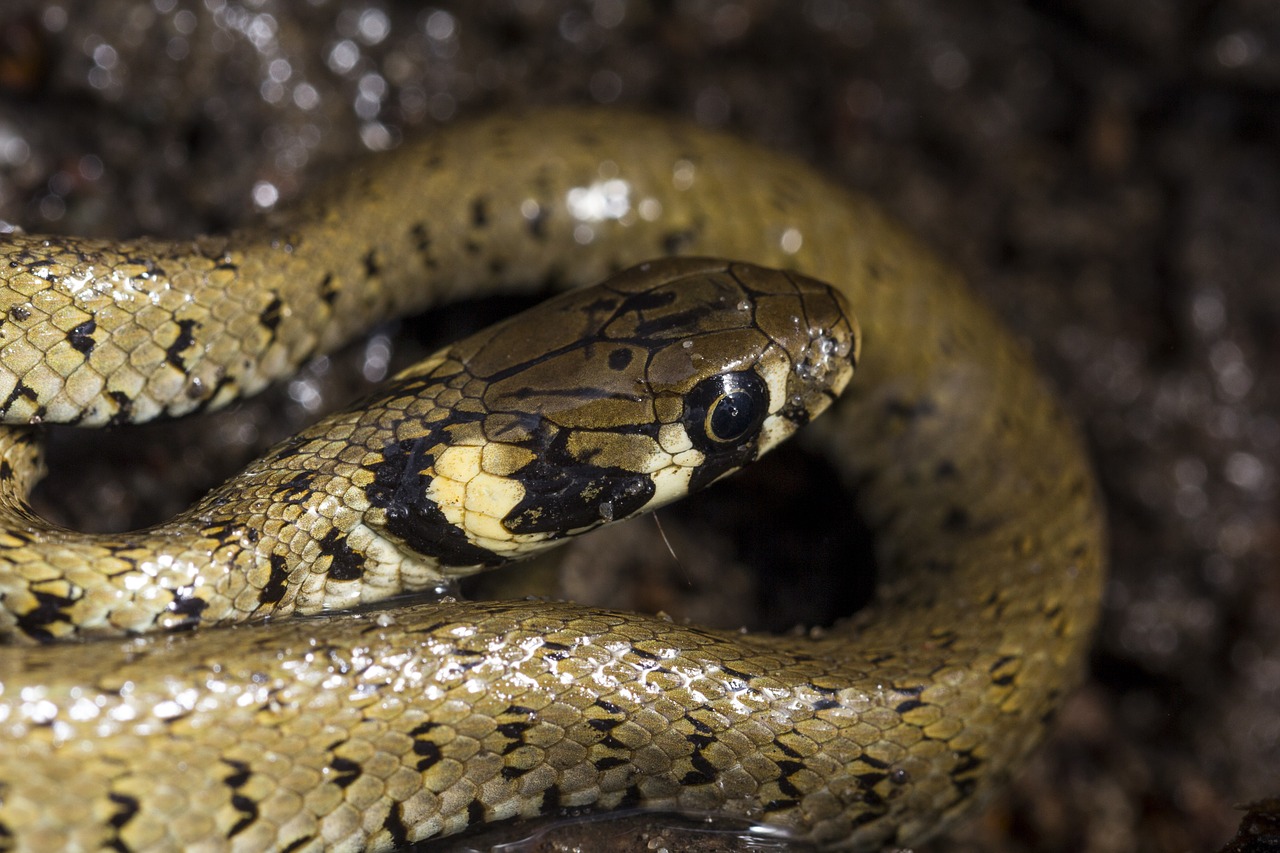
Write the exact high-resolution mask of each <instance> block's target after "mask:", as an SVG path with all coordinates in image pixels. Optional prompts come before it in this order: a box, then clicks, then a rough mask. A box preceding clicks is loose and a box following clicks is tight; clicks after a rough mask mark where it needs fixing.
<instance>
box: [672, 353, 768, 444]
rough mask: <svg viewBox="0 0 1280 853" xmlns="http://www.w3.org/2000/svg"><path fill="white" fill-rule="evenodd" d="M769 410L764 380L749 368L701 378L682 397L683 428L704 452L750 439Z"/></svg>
mask: <svg viewBox="0 0 1280 853" xmlns="http://www.w3.org/2000/svg"><path fill="white" fill-rule="evenodd" d="M768 411H769V395H768V389H766V388H765V384H764V380H762V379H761V378H760V377H759V376H757V375H756V374H755V373H753V372H751V371H742V372H740V373H722V374H720V375H718V376H712V377H709V378H707V379H704V380H702V381H701V382H699V383H698V384H697V385H695V386H694V387H693V390H692V391H690V392H689V395H688V397H686V399H685V417H684V423H685V428H686V429H687V430H688V432H689V438H690V439H691V440H692V441H693V443H694V444H695V445H696V446H697V447H698V448H699V449H700V450H703V451H715V450H721V449H725V448H728V447H737V446H738V445H740V444H742V443H743V442H745V441H747V440H749V439H750V438H751V437H752V435H753V434H754V433H755V431H756V430H758V429H759V428H760V425H761V424H762V423H764V417H765V415H766V414H768Z"/></svg>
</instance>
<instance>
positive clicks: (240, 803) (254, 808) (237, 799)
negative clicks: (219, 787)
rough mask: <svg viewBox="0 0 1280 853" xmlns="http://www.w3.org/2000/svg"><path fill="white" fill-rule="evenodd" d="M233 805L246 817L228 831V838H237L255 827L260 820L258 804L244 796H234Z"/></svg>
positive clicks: (232, 798) (232, 797)
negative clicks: (255, 823)
mask: <svg viewBox="0 0 1280 853" xmlns="http://www.w3.org/2000/svg"><path fill="white" fill-rule="evenodd" d="M231 805H232V806H233V807H234V808H235V810H236V811H238V812H240V813H241V814H242V815H244V817H242V818H240V820H238V821H236V825H235V826H233V827H231V829H229V830H228V831H227V838H235V837H236V836H237V835H239V834H240V833H241V832H244V831H245V830H246V829H248V828H249V827H251V826H253V824H254V822H255V821H256V820H257V819H258V804H257V803H256V802H255V801H253V800H251V799H249V798H248V797H246V796H245V795H244V794H232V795H231Z"/></svg>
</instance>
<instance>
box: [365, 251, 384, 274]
mask: <svg viewBox="0 0 1280 853" xmlns="http://www.w3.org/2000/svg"><path fill="white" fill-rule="evenodd" d="M361 260H362V261H363V262H364V275H365V278H377V277H378V276H379V275H381V274H382V265H381V264H379V263H378V250H377V249H370V250H369V251H368V253H366V254H365V256H364V257H363V258H362V259H361Z"/></svg>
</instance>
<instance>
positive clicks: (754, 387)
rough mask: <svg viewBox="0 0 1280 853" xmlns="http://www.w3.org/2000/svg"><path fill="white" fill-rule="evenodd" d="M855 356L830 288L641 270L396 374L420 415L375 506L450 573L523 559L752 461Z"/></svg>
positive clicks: (854, 336)
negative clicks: (423, 365)
mask: <svg viewBox="0 0 1280 853" xmlns="http://www.w3.org/2000/svg"><path fill="white" fill-rule="evenodd" d="M858 348H859V333H858V327H857V323H856V321H855V320H854V319H853V316H852V314H851V313H850V311H849V309H848V307H847V305H846V303H845V301H844V298H843V297H842V296H841V295H840V294H839V293H838V292H836V291H835V290H833V289H832V288H830V287H829V286H827V285H825V284H822V283H819V282H816V281H814V280H812V279H808V278H805V277H804V276H801V275H798V274H795V273H791V272H782V271H777V270H769V269H764V268H761V267H756V266H752V265H749V264H742V263H731V262H726V261H720V260H708V259H700V258H680V259H675V258H672V259H665V260H660V261H652V262H649V263H645V264H641V265H639V266H637V267H633V268H631V269H629V270H626V271H624V272H622V273H619V274H617V275H616V276H614V277H613V278H611V279H609V280H607V281H606V282H604V283H602V284H599V285H597V286H595V287H591V288H587V289H584V290H579V291H573V292H570V293H566V294H563V295H561V296H559V297H556V298H554V299H551V300H549V301H547V302H545V303H543V304H541V305H538V306H536V307H534V308H532V309H530V310H529V311H526V312H524V313H522V314H519V315H517V316H515V317H512V318H509V319H507V320H505V321H503V322H501V323H498V324H496V325H494V326H491V327H489V328H488V329H485V330H484V331H481V332H479V333H477V334H475V335H472V336H471V337H469V338H467V339H465V340H463V341H460V342H458V343H456V344H454V345H453V346H451V347H449V348H448V349H447V350H446V351H445V352H443V353H442V354H440V355H439V356H438V357H437V358H436V359H432V360H431V361H430V362H429V363H428V367H427V369H425V370H421V369H411V370H410V371H409V372H407V373H406V374H401V376H399V377H397V379H396V380H394V381H393V383H392V384H393V388H395V389H396V390H395V391H394V392H393V393H395V394H398V395H406V394H409V393H410V392H412V393H413V394H415V395H417V396H418V397H420V398H422V399H425V400H427V401H428V402H427V403H425V404H423V405H421V406H418V407H417V408H419V409H420V410H421V411H420V412H419V413H418V414H419V416H418V417H416V418H406V419H404V420H402V421H400V422H399V423H398V424H397V426H396V432H397V437H396V440H395V441H394V442H391V443H389V444H388V445H387V447H386V449H385V450H384V453H383V456H384V462H383V463H382V464H381V465H379V466H378V467H377V471H376V477H375V488H373V489H372V490H370V492H369V497H370V501H371V503H372V504H373V505H374V506H375V507H380V508H381V509H382V510H383V516H384V519H385V520H384V521H383V526H384V527H385V528H386V532H387V533H388V534H389V535H390V536H391V537H392V538H394V539H396V540H398V541H399V542H402V543H404V544H406V545H408V546H409V547H410V548H412V549H413V550H414V551H416V552H417V553H418V554H419V555H422V556H427V557H430V558H433V559H435V560H437V561H439V562H440V563H441V565H442V570H443V571H444V572H445V573H446V574H463V573H466V571H468V570H470V569H472V568H474V567H479V566H485V565H494V564H496V563H499V562H505V561H506V560H509V559H515V558H520V557H523V556H527V555H529V554H532V553H534V552H536V551H538V550H541V549H542V548H544V547H546V546H547V545H549V544H552V543H554V542H556V541H559V540H562V539H564V538H566V537H567V536H570V535H575V534H578V533H581V532H584V531H586V530H590V529H592V528H594V527H598V526H600V525H601V524H604V523H607V522H609V521H614V520H618V519H622V518H627V517H629V516H632V515H635V514H637V513H640V512H646V511H649V510H652V509H656V508H658V507H660V506H662V505H664V504H666V503H669V502H670V501H672V500H675V499H677V498H679V497H682V496H684V495H685V494H688V493H689V492H691V491H694V490H696V489H700V488H702V487H704V486H706V485H708V484H710V483H712V482H714V481H715V480H718V479H720V478H721V477H723V476H725V475H727V474H729V473H732V472H733V471H736V470H737V469H739V468H741V467H742V466H743V465H746V464H748V463H750V462H751V461H753V460H755V459H756V458H758V457H759V456H760V455H761V454H762V453H764V452H765V451H767V450H769V449H770V448H772V447H773V446H775V445H776V444H778V442H780V441H782V440H783V439H784V438H786V437H787V436H789V435H791V434H792V433H793V432H795V430H796V429H798V428H799V427H801V426H803V425H804V424H806V423H808V422H809V421H810V420H811V419H812V418H814V417H815V416H816V415H818V414H819V413H821V412H822V411H823V410H824V409H826V408H827V407H828V406H829V405H830V403H831V401H832V400H834V399H835V398H836V396H837V395H838V394H839V393H840V392H841V391H842V390H843V389H844V387H845V385H846V384H847V382H848V381H849V378H850V376H851V375H852V371H853V365H854V362H855V360H856V358H857V355H858ZM410 408H411V409H412V408H414V407H412V406H411V407H410ZM446 409H447V411H445V410H446ZM406 414H409V413H406Z"/></svg>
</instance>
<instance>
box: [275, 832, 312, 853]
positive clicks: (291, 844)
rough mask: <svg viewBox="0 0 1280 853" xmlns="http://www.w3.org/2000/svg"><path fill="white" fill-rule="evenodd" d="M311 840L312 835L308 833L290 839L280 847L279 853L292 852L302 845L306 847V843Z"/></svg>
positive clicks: (299, 848)
mask: <svg viewBox="0 0 1280 853" xmlns="http://www.w3.org/2000/svg"><path fill="white" fill-rule="evenodd" d="M311 841H312V836H310V835H304V836H302V837H301V838H296V839H294V840H293V841H290V842H289V843H288V844H287V845H285V846H284V847H282V848H280V853H293V851H295V850H301V849H302V848H303V847H306V846H307V845H308V844H310V843H311Z"/></svg>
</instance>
